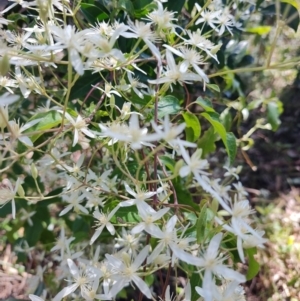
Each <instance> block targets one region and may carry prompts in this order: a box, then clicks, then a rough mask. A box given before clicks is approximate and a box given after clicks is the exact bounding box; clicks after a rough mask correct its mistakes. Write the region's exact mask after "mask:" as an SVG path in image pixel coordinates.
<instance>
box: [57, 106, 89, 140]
mask: <svg viewBox="0 0 300 301" xmlns="http://www.w3.org/2000/svg"><path fill="white" fill-rule="evenodd" d="M59 112H60V113H61V114H63V111H60V110H59ZM65 117H66V119H67V120H68V121H70V123H71V124H72V125H73V127H74V140H73V144H72V146H75V145H76V144H77V142H78V139H79V132H82V133H83V134H85V135H87V136H88V137H90V138H95V134H94V133H93V132H92V131H91V130H89V129H88V126H87V124H86V122H85V120H84V119H83V118H82V117H81V116H80V115H78V116H77V118H76V120H74V119H73V117H72V116H71V115H70V114H69V113H68V112H65Z"/></svg>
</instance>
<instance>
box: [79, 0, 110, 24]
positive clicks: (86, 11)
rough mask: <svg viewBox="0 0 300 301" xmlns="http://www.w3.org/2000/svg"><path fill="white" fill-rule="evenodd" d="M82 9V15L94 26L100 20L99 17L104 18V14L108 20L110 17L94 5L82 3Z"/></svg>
mask: <svg viewBox="0 0 300 301" xmlns="http://www.w3.org/2000/svg"><path fill="white" fill-rule="evenodd" d="M80 7H81V10H80V11H81V13H82V14H83V15H84V17H85V18H86V19H87V21H89V22H90V23H92V24H94V23H95V22H96V21H97V20H98V16H100V18H102V17H104V15H103V14H105V15H106V18H108V15H107V14H106V13H104V12H103V11H102V10H101V8H100V7H99V6H96V5H94V4H90V3H81V5H80ZM104 19H105V18H104ZM102 20H103V19H102ZM99 21H101V20H99Z"/></svg>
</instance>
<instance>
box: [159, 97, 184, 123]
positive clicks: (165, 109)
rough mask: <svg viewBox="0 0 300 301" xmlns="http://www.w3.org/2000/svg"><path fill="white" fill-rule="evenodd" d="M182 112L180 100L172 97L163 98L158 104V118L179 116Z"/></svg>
mask: <svg viewBox="0 0 300 301" xmlns="http://www.w3.org/2000/svg"><path fill="white" fill-rule="evenodd" d="M180 110H181V107H180V104H179V100H178V99H177V98H176V97H175V96H172V95H167V96H163V97H162V98H160V100H159V102H158V117H159V118H162V117H164V116H166V115H171V114H178V113H179V112H180Z"/></svg>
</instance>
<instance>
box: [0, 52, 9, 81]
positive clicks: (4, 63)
mask: <svg viewBox="0 0 300 301" xmlns="http://www.w3.org/2000/svg"><path fill="white" fill-rule="evenodd" d="M9 69H10V65H9V57H8V55H7V54H4V56H3V57H2V59H1V60H0V75H2V76H5V75H6V74H7V72H8V71H9Z"/></svg>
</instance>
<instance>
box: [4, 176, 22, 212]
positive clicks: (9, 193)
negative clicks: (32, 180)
mask: <svg viewBox="0 0 300 301" xmlns="http://www.w3.org/2000/svg"><path fill="white" fill-rule="evenodd" d="M20 186H21V179H20V178H18V180H17V182H16V184H15V188H13V186H12V183H11V181H10V180H9V179H4V180H3V181H2V183H1V184H0V208H1V207H3V206H4V205H5V204H7V203H8V202H9V201H11V210H12V216H13V218H16V204H15V196H16V194H17V192H18V190H19V188H20Z"/></svg>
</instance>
